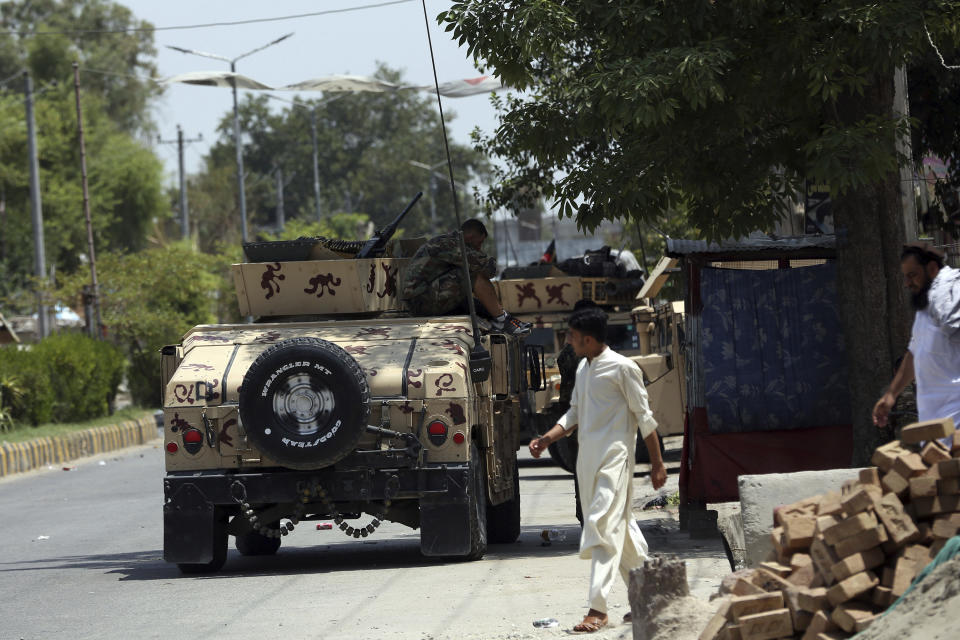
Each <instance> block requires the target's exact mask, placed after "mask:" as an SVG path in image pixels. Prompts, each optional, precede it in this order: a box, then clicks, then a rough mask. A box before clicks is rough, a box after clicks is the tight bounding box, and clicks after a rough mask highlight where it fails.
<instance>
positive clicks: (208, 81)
mask: <svg viewBox="0 0 960 640" xmlns="http://www.w3.org/2000/svg"><path fill="white" fill-rule="evenodd" d="M160 82H161V84H172V83H174V82H178V83H181V84H196V85H200V86H203V87H226V88H230V87H233V83H234V82H236V83H237V88H238V89H255V90H260V91H273V87H271V86H268V85H265V84H263V83H262V82H257V81H256V80H254V79H253V78H249V77H247V76H244V75H240V74H239V73H234V72H232V71H191V72H189V73H181V74H179V75H176V76H172V77H170V78H166V79H164V80H161V81H160Z"/></svg>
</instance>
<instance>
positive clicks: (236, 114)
mask: <svg viewBox="0 0 960 640" xmlns="http://www.w3.org/2000/svg"><path fill="white" fill-rule="evenodd" d="M292 35H293V32H291V33H288V34H286V35H283V36H280V37H279V38H277V39H276V40H273V41H272V42H268V43H267V44H265V45H263V46H262V47H257V48H256V49H251V50H250V51H247V52H246V53H241V54H240V55H239V56H237V57H236V58H226V57H224V56H219V55H216V54H214V53H204V52H203V51H195V50H193V49H184V48H182V47H175V46H173V45H169V44H168V45H166V46H167V48H168V49H173V50H174V51H179V52H180V53H189V54H191V55H195V56H201V57H203V58H213V59H214V60H223V61H224V62H229V63H230V73H231V74H233V77H232V78H230V84H231V86H232V87H233V144H234V146H235V147H236V148H237V201H238V203H239V206H240V235H241V237H242V238H243V242H246V241H247V197H246V193H245V191H244V184H243V140H242V138H241V136H240V110H239V107H238V106H237V78H236V73H237V62H238V61H239V60H241V59H243V58H246V57H247V56H250V55H252V54H254V53H257V52H258V51H263V50H264V49H266V48H267V47H272V46H273V45H275V44H279V43H280V42H283V41H284V40H286V39H287V38H289V37H290V36H292Z"/></svg>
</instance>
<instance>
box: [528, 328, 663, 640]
mask: <svg viewBox="0 0 960 640" xmlns="http://www.w3.org/2000/svg"><path fill="white" fill-rule="evenodd" d="M606 320H607V318H606V314H605V313H603V311H602V310H600V309H584V310H582V311H578V312H576V313H574V314H573V315H572V316H571V317H570V321H569V331H568V334H567V341H568V342H569V343H570V344H571V345H572V346H573V349H574V351H575V352H576V354H577V355H578V356H584V359H583V360H582V361H581V362H580V366H579V367H578V369H577V377H576V384H575V385H574V388H573V394H572V396H571V398H570V410H569V411H567V413H566V414H565V415H564V416H563V417H562V418H561V419H560V421H559V422H558V423H557V424H556V425H554V426H553V428H551V429H550V430H549V431H548V432H547V433H546V434H545V435H543V436H541V437H540V438H536V439H534V440H533V441H531V443H530V452H531V454H532V455H533V456H534V457H536V458H539V457H540V454H542V453H543V451H544V450H546V448H547V447H548V446H550V444H551V443H553V442H555V441H557V440H559V439H560V438H562V437H564V436H567V435H569V434H570V433H572V432H573V430H574V429H577V428H579V430H580V431H579V433H580V435H579V442H580V452H579V456H578V458H577V480H578V481H579V483H580V503H581V507H582V509H583V533H582V534H581V536H580V557H581V558H584V559H589V560H590V561H591V565H590V591H589V601H590V610H589V611H588V612H587V615H586V617H584V619H583V621H582V622H580V624H578V625H576V626H575V627H574V631H580V632H594V631H598V630H599V629H601V628H602V627H604V626H606V624H607V622H608V618H607V597H608V596H609V594H610V589H611V587H612V586H613V582H614V575H615V572H616V571H617V570H619V573H620V575H621V577H622V578H623V580H624V582H628V580H629V572H630V569H633V568H635V567H638V566H640V565H642V564H643V561H644V560H645V559H646V558H647V557H648V556H647V543H646V540H644V538H643V534H642V533H641V532H640V527H638V526H637V523H636V521H635V520H634V519H633V515H632V504H633V465H634V450H635V448H636V444H637V428H638V426H639V429H640V434H641V437H643V439H644V443H645V444H646V446H647V450H648V451H649V452H650V462H651V472H650V479H651V481H652V483H653V486H654V488H655V489H659V488H660V487H662V486H663V485H664V483H665V482H666V477H667V472H666V468H665V467H664V465H663V458H662V457H661V455H660V443H659V440H658V439H657V432H656V428H657V423H656V422H655V421H654V419H653V413H652V412H651V411H650V406H649V404H648V403H647V392H646V389H645V388H644V386H643V373H642V371H641V370H640V367H638V366H637V364H636V363H635V362H633V361H632V360H630V359H629V358H626V357H624V356H622V355H620V354H619V353H617V352H615V351H614V350H612V349H610V348H609V347H608V346H607V345H606V343H605V341H606Z"/></svg>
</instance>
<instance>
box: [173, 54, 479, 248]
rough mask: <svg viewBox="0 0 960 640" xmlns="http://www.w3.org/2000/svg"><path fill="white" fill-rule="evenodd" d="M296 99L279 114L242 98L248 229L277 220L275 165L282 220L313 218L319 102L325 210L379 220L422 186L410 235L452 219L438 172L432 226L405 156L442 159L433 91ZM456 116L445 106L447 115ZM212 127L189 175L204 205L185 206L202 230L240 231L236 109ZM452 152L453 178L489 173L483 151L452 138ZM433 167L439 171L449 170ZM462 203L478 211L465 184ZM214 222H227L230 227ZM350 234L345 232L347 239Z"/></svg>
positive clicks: (383, 71) (385, 75) (384, 74)
mask: <svg viewBox="0 0 960 640" xmlns="http://www.w3.org/2000/svg"><path fill="white" fill-rule="evenodd" d="M376 76H377V77H379V78H381V79H384V80H388V81H391V82H396V83H398V84H402V83H403V78H402V77H401V74H400V72H398V71H393V70H391V69H389V68H387V67H386V66H381V67H380V68H379V69H378V70H377V73H376ZM301 104H302V105H304V106H292V105H291V106H287V107H284V108H283V109H282V110H281V111H279V112H275V111H271V109H270V102H269V98H267V97H266V96H264V95H259V96H255V97H254V96H250V95H248V96H246V97H245V98H244V99H243V101H242V103H241V105H240V109H239V110H240V119H241V127H242V129H243V131H244V132H246V135H247V136H249V139H248V141H247V142H245V144H244V169H245V170H246V171H247V172H248V175H247V179H246V188H247V193H246V196H247V211H248V215H249V216H250V218H251V229H254V231H252V232H251V234H250V235H251V237H253V236H254V235H255V234H256V230H257V229H260V230H271V229H273V228H275V222H276V196H277V188H276V179H275V171H276V170H277V168H278V167H279V168H281V169H282V171H283V175H284V177H285V181H288V184H287V186H286V189H285V190H284V194H283V197H284V210H285V212H286V218H287V220H294V219H297V218H300V219H304V220H316V219H317V215H316V203H315V199H314V191H313V169H312V155H311V154H312V143H311V131H310V117H311V113H310V111H311V109H315V110H316V119H317V138H318V149H319V162H318V164H319V172H320V188H321V210H322V216H323V217H324V218H325V217H326V216H328V215H330V214H332V213H338V212H353V213H361V214H365V215H367V216H369V218H370V219H371V220H373V221H374V223H375V225H376V226H377V227H379V226H382V225H383V224H385V223H387V222H388V221H389V220H392V219H393V218H394V217H395V216H396V215H397V214H399V213H400V212H401V211H402V210H403V208H404V207H405V206H406V205H407V203H408V202H409V201H410V199H411V198H412V197H413V195H414V194H415V192H416V191H418V190H422V191H423V192H424V197H423V200H422V201H421V202H420V203H419V204H418V205H417V208H416V209H415V210H413V211H411V213H410V214H409V215H408V216H407V218H406V219H405V221H404V224H403V228H404V229H405V232H406V234H407V235H408V236H414V235H427V234H432V233H434V232H435V228H434V227H435V226H440V227H443V228H447V227H453V226H455V223H454V216H453V210H452V207H453V204H452V199H451V195H450V188H449V186H448V184H447V183H446V182H445V181H444V180H443V179H442V178H439V179H438V180H437V184H436V187H437V188H436V210H437V218H438V221H437V225H431V222H430V214H429V210H430V198H431V195H432V194H431V193H430V188H429V185H430V174H429V173H428V172H427V171H425V170H424V169H422V168H419V167H416V166H413V165H411V164H410V161H411V160H412V161H417V162H421V163H424V164H431V165H432V164H436V163H438V162H440V161H441V160H443V159H444V157H445V155H444V147H443V139H442V135H441V130H440V122H439V115H438V114H437V111H436V109H435V108H434V106H433V103H432V102H431V98H430V97H428V96H427V95H425V94H420V93H417V92H413V91H396V92H388V93H357V94H343V95H338V94H334V97H333V98H330V97H329V96H328V97H327V98H326V99H319V100H307V101H303V102H302V103H301ZM452 117H453V116H452V115H449V114H448V118H450V119H452ZM218 130H219V132H220V140H219V141H218V142H217V144H215V145H214V146H213V148H212V149H211V150H210V155H209V157H208V162H207V167H206V170H205V171H204V173H202V174H201V175H199V176H196V177H195V179H194V180H193V188H192V189H191V191H190V201H191V203H194V202H198V201H199V202H201V203H202V204H200V206H199V208H198V207H194V206H193V205H191V215H192V216H193V217H194V218H195V219H196V220H197V224H198V225H200V228H201V229H204V228H206V227H208V226H209V227H210V228H214V229H217V230H218V231H219V232H220V233H219V235H220V236H221V237H222V236H223V233H222V232H223V230H226V231H227V232H228V233H229V234H230V235H231V236H232V237H233V238H236V236H237V235H238V230H237V227H238V216H239V214H238V213H237V208H236V202H235V201H236V193H235V190H236V187H235V183H233V182H231V181H233V180H235V147H234V144H233V120H232V114H227V115H225V116H224V119H223V120H222V121H221V124H220V127H219V129H218ZM451 154H452V157H453V163H454V173H455V176H456V177H457V179H458V180H459V181H461V182H464V183H466V182H468V181H470V180H476V179H482V178H483V177H484V176H485V175H486V173H487V171H488V165H487V162H486V160H485V159H484V158H483V156H482V155H481V154H479V153H477V152H476V151H474V150H472V149H471V148H469V147H467V146H463V145H457V144H453V145H451ZM438 171H440V172H443V173H445V171H446V169H445V168H440V169H439V170H438ZM231 190H232V193H230V192H231ZM204 191H206V194H205V195H204V194H203V193H202V192H204ZM460 191H463V190H460ZM194 193H197V196H196V197H195V196H194V195H193V194H194ZM460 208H461V212H462V213H463V214H464V215H467V216H469V215H473V214H474V213H476V211H477V209H476V204H475V203H474V202H473V199H472V197H471V196H470V195H469V194H468V193H466V192H463V193H461V200H460ZM215 221H226V226H220V225H219V224H218V223H217V222H215ZM234 221H237V222H234ZM201 235H203V231H201ZM354 238H355V236H354V232H353V231H352V230H351V231H350V235H349V236H348V237H347V238H346V239H354ZM203 241H204V240H203V239H202V238H201V242H203Z"/></svg>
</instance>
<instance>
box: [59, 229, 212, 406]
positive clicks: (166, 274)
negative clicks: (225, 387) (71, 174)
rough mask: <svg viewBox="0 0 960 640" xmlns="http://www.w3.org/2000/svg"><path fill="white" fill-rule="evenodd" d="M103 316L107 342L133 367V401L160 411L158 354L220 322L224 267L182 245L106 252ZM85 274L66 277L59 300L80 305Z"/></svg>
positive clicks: (102, 262)
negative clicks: (187, 335) (194, 330)
mask: <svg viewBox="0 0 960 640" xmlns="http://www.w3.org/2000/svg"><path fill="white" fill-rule="evenodd" d="M98 267H99V279H100V293H101V298H102V300H101V315H102V318H103V322H104V324H105V325H106V327H107V333H108V337H110V338H111V339H112V340H114V341H115V342H117V343H118V344H119V345H121V346H122V347H123V349H124V351H125V352H126V354H127V358H128V360H129V362H130V369H129V383H130V392H131V395H132V396H133V399H134V401H135V402H136V403H137V404H139V405H141V406H147V407H158V406H160V395H159V393H160V358H159V350H160V348H161V347H163V346H164V345H167V344H175V343H177V342H179V341H180V338H181V337H182V336H183V334H184V333H185V332H186V331H188V330H189V329H190V328H192V327H194V326H196V325H198V324H206V323H211V322H215V321H216V314H215V311H216V308H217V296H216V295H215V294H216V292H217V291H221V290H223V289H224V287H223V284H222V278H221V277H220V276H219V275H218V273H221V272H222V271H223V268H222V265H221V263H220V262H219V261H218V259H217V258H216V257H214V256H209V255H205V254H202V253H198V252H196V251H194V250H193V249H192V248H190V247H188V246H186V245H185V244H184V243H175V244H171V245H169V246H166V247H159V248H151V249H146V250H144V251H140V252H138V253H132V254H126V255H123V254H119V253H108V254H105V255H104V256H103V258H102V259H101V260H100V261H99V263H98ZM86 282H87V279H86V277H85V274H84V273H82V272H77V273H76V274H74V275H73V276H71V277H69V278H66V279H65V280H64V283H63V285H62V287H61V288H60V290H59V291H58V297H59V298H60V299H61V300H63V301H64V302H65V303H67V304H69V305H71V306H76V305H77V301H78V299H79V296H80V295H81V292H82V288H83V285H84V284H86Z"/></svg>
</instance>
